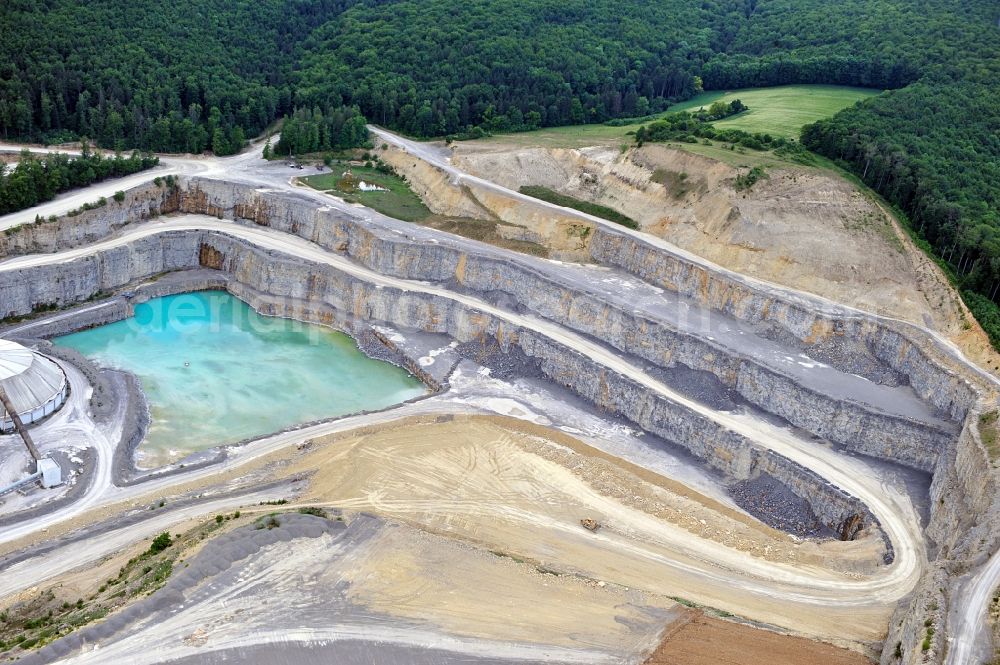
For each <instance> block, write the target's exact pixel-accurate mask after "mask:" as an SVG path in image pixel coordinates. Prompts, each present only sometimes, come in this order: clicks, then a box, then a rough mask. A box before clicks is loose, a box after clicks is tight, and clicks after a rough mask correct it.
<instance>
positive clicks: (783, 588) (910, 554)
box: [0, 216, 925, 608]
mask: <svg viewBox="0 0 1000 665" xmlns="http://www.w3.org/2000/svg"><path fill="white" fill-rule="evenodd" d="M184 230H190V231H198V230H202V231H204V230H207V231H214V232H219V233H225V234H227V235H230V236H233V237H235V238H239V239H242V240H246V241H249V242H251V243H253V244H254V245H256V246H258V247H262V248H265V249H269V250H273V251H277V252H281V253H284V254H287V255H289V256H293V257H296V258H298V259H302V260H307V261H311V262H315V263H317V264H320V265H327V266H330V267H332V268H335V269H336V270H338V271H342V272H344V273H346V274H349V275H351V276H354V277H357V278H359V279H362V280H364V281H367V282H370V283H373V284H376V285H380V286H383V287H390V288H395V289H400V290H402V291H413V292H421V293H427V294H431V295H434V296H438V297H441V298H447V299H451V300H455V301H457V302H460V303H462V304H463V305H465V306H467V307H471V308H474V309H477V310H480V311H483V312H487V313H489V314H491V315H493V316H496V317H498V318H500V319H502V320H505V321H507V322H509V323H511V324H513V325H516V326H522V327H524V328H527V329H530V330H532V331H534V332H536V333H539V334H541V335H544V336H546V337H548V338H550V339H552V340H554V341H556V342H558V343H560V344H563V345H565V346H566V347H568V348H571V349H574V350H577V351H580V352H582V353H584V354H586V355H587V356H588V357H590V358H592V359H593V360H595V361H596V362H598V363H600V364H601V365H603V366H604V367H606V368H608V369H610V370H612V371H614V372H618V373H620V374H622V375H624V376H627V377H629V378H631V379H633V380H635V381H637V382H639V383H640V384H642V385H644V386H646V387H648V388H651V389H652V390H654V391H656V392H657V393H659V394H660V395H662V396H664V397H665V398H667V399H669V400H671V401H673V402H675V403H677V404H680V405H683V406H684V407H685V408H687V409H690V410H692V411H695V412H697V413H699V414H701V415H702V416H704V417H706V418H709V419H711V420H714V421H715V422H717V423H719V424H721V425H723V426H724V427H726V428H728V429H730V430H733V431H735V432H738V433H740V434H742V435H744V436H746V437H748V438H750V439H751V440H753V441H755V442H756V443H758V444H759V445H760V446H762V447H764V448H767V449H770V450H773V451H774V452H776V453H778V454H780V455H782V456H784V457H787V458H789V459H791V460H793V461H795V462H797V463H798V464H800V465H802V466H803V467H805V468H808V469H810V470H812V471H814V472H815V473H816V474H817V475H819V476H821V477H823V478H826V479H827V480H829V481H830V482H832V483H834V484H835V485H837V486H839V487H841V488H842V489H844V490H845V491H847V492H849V493H851V494H852V495H854V496H856V497H857V498H859V499H860V500H862V501H863V502H865V504H866V505H867V506H868V507H869V508H870V509H871V511H872V513H873V514H874V515H875V516H876V518H877V519H878V520H879V521H880V523H881V525H882V528H883V529H884V530H885V532H886V534H887V536H888V538H889V539H890V541H891V542H892V545H893V548H894V552H895V559H894V561H893V563H892V564H890V565H888V566H886V567H885V568H884V569H881V570H880V572H879V573H877V574H875V575H873V576H871V577H870V578H866V579H859V580H853V579H845V577H844V576H843V575H840V574H829V573H828V572H826V571H817V570H797V569H794V568H788V567H784V566H777V565H775V564H771V563H768V562H762V561H756V560H747V558H746V557H745V556H743V555H741V554H740V553H739V552H734V551H731V550H728V549H726V548H718V547H716V548H713V551H712V552H711V553H710V558H706V561H710V562H712V563H704V564H702V565H701V566H698V567H694V568H692V569H691V570H689V572H690V573H691V574H692V575H699V576H702V577H705V578H707V579H709V580H712V581H714V582H715V583H717V584H720V585H734V586H738V587H739V588H742V589H745V590H747V591H751V592H753V593H756V594H760V595H764V596H768V595H774V594H780V595H782V596H784V597H785V598H787V599H788V600H789V601H794V602H801V603H810V604H833V605H856V606H872V605H882V606H884V607H886V608H889V607H891V606H893V605H894V604H895V602H896V601H898V600H899V599H900V598H901V597H902V596H904V595H905V594H906V593H908V592H909V590H910V589H911V588H912V587H913V585H914V584H915V582H916V580H917V579H918V577H919V575H920V572H921V570H922V566H923V564H924V561H925V554H924V550H923V541H922V538H921V534H920V524H919V518H918V516H917V514H916V512H915V510H914V508H913V506H912V505H911V503H910V500H909V498H908V497H907V496H906V495H905V494H903V493H900V492H896V491H886V488H885V487H883V486H882V484H881V483H880V482H878V481H876V480H872V476H871V475H870V474H869V473H867V472H866V470H865V468H864V464H863V463H862V462H860V461H858V460H856V459H852V458H848V457H845V456H842V455H840V454H838V453H836V452H834V451H832V450H829V449H827V448H824V447H821V446H817V445H816V444H815V443H813V442H811V441H808V440H805V439H803V438H800V437H798V436H796V435H795V434H794V433H792V432H790V431H787V430H784V429H781V428H779V427H776V426H774V425H772V424H770V423H767V422H765V421H763V420H761V419H757V418H753V417H751V416H748V415H740V414H734V413H727V412H722V411H715V410H713V409H710V408H708V407H706V406H704V405H701V404H699V403H696V402H694V401H692V400H690V399H688V398H686V397H684V396H683V395H681V394H678V393H677V392H676V391H674V390H673V389H671V388H670V387H668V386H667V385H665V384H664V383H662V382H660V381H658V380H656V379H654V378H652V377H651V376H649V375H648V374H647V373H646V372H644V371H643V370H642V369H641V368H639V367H636V366H635V365H634V364H632V363H631V362H629V361H628V360H626V359H624V358H622V357H621V356H619V355H618V354H616V353H614V352H613V351H612V350H610V349H608V348H606V347H604V346H602V345H600V344H597V343H595V342H594V341H592V340H590V339H588V338H585V337H583V336H581V335H579V334H576V333H574V332H572V331H569V330H567V329H566V328H563V327H562V326H560V325H557V324H555V323H553V322H551V321H547V320H543V319H539V318H537V317H534V316H529V315H523V314H517V313H514V312H510V311H507V310H504V309H501V308H498V307H495V306H492V305H490V304H488V303H486V302H485V301H482V300H479V299H477V298H474V297H471V296H467V295H462V294H457V293H454V292H452V291H449V290H447V289H444V288H440V287H436V286H432V285H428V284H424V283H420V282H415V281H409V280H403V279H398V278H393V277H386V276H384V275H381V274H378V273H375V272H373V271H370V270H368V269H367V268H364V267H361V266H359V265H356V264H354V263H352V262H351V261H349V260H348V259H346V258H345V257H343V256H339V255H336V254H333V253H330V252H327V251H325V250H323V249H321V248H319V247H318V246H316V245H314V244H312V243H310V242H308V241H306V240H302V239H300V238H297V237H294V236H289V235H287V234H283V233H280V232H277V231H274V230H272V229H266V228H259V227H246V226H241V225H238V224H236V223H232V222H227V221H222V220H217V219H215V218H210V217H204V216H186V217H178V218H172V219H169V220H164V221H158V222H154V223H150V224H144V225H142V226H137V227H134V228H131V229H129V230H128V231H127V232H126V233H124V234H123V235H121V236H120V237H117V238H114V239H112V240H107V241H104V242H100V243H95V244H94V245H91V246H88V247H82V248H78V249H73V250H70V251H67V252H62V253H58V254H53V255H44V256H26V257H20V258H16V259H12V260H10V261H8V262H5V263H3V264H0V270H15V269H18V268H25V267H29V266H34V265H45V264H58V263H63V262H66V261H71V260H73V259H75V258H79V257H84V256H87V255H89V254H92V253H94V252H96V251H99V250H102V249H107V248H111V247H116V246H121V245H123V244H127V243H129V242H131V241H133V240H135V239H138V238H142V237H148V236H152V235H156V234H160V233H164V232H167V231H184ZM701 554H703V555H704V554H705V553H701ZM663 564H664V565H672V564H673V562H670V561H663Z"/></svg>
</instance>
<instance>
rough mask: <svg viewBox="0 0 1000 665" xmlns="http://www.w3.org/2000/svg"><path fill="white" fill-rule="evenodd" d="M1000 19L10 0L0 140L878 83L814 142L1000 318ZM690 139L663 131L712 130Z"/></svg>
mask: <svg viewBox="0 0 1000 665" xmlns="http://www.w3.org/2000/svg"><path fill="white" fill-rule="evenodd" d="M998 18H1000V9H998V7H997V5H996V2H995V1H994V0H963V2H960V3H956V2H954V0H948V1H946V0H893V1H892V2H890V1H889V0H843V1H841V2H836V3H833V2H829V0H703V1H701V2H689V1H688V0H661V1H660V2H656V3H650V2H646V1H645V0H616V1H615V2H611V1H610V0H520V1H517V2H515V1H514V0H468V1H466V2H454V1H447V0H256V1H255V2H238V3H234V2H229V1H227V0H188V1H186V2H179V1H178V0H157V1H156V2H154V1H153V0H89V1H86V2H85V1H84V0H6V2H4V3H3V6H2V7H0V45H2V47H3V52H4V54H5V55H6V58H5V59H4V61H3V62H0V136H2V137H3V138H5V139H8V140H14V139H27V140H35V141H50V142H54V141H62V140H71V139H76V138H78V137H81V136H87V137H90V138H91V139H92V140H93V141H95V142H96V143H97V144H98V145H100V146H104V147H109V148H115V149H131V148H140V149H147V150H155V151H167V152H169V151H185V152H201V151H205V150H212V151H214V152H216V153H218V154H228V153H231V152H235V151H237V150H239V149H240V147H241V146H242V145H243V142H244V140H245V139H246V138H249V137H252V136H256V135H259V134H260V133H261V132H263V131H265V129H266V128H267V127H268V125H269V124H270V123H272V122H273V121H275V120H277V119H280V118H283V117H286V118H287V123H288V124H287V125H286V131H287V133H288V134H289V136H287V137H285V138H284V140H283V142H282V143H281V144H280V145H276V146H275V149H276V150H284V151H288V152H302V151H309V150H311V149H312V148H314V147H315V148H317V149H322V150H325V149H328V148H331V149H332V148H338V147H343V146H345V145H346V143H345V141H346V142H352V141H363V140H364V139H363V138H362V136H361V132H360V131H359V128H360V122H361V120H360V118H361V117H362V116H363V117H366V118H367V119H369V120H370V121H372V122H376V123H379V124H383V125H386V126H388V127H391V128H394V129H397V130H400V131H403V132H406V133H409V134H412V135H415V136H440V135H449V134H450V135H456V136H460V137H461V136H477V135H482V134H485V133H492V132H503V131H516V130H525V129H532V128H536V127H544V126H553V125H565V124H579V123H586V122H603V121H609V120H612V119H614V118H623V117H637V116H646V115H648V114H651V113H657V112H659V111H662V110H664V109H665V108H667V107H668V106H669V105H670V104H671V103H673V102H676V101H679V100H683V99H686V98H688V97H690V96H692V95H693V94H695V93H696V92H698V91H699V90H701V89H702V88H704V89H709V90H711V89H732V88H740V87H754V86H763V85H776V84H785V83H833V84H849V85H859V86H871V87H876V88H882V89H887V90H891V91H892V92H887V93H884V94H882V95H879V96H877V97H874V98H872V99H871V100H868V101H865V102H863V103H860V104H859V105H857V106H855V107H853V108H849V109H846V110H844V111H842V112H841V113H840V114H838V115H837V116H835V117H834V118H831V119H829V120H826V121H823V122H820V123H817V124H816V125H815V126H813V127H810V128H808V129H807V131H806V132H805V134H804V136H803V142H804V143H805V145H807V146H808V147H809V148H810V149H812V150H815V151H817V152H820V153H822V154H824V155H827V156H829V157H832V158H834V159H836V160H840V161H841V163H842V164H844V165H845V166H846V167H847V168H849V169H851V170H852V171H854V172H855V173H856V174H857V175H858V176H859V177H861V178H862V179H863V180H864V181H865V182H867V183H868V184H869V185H871V186H872V187H873V188H875V189H876V190H877V191H879V192H880V193H881V194H883V195H884V196H886V198H888V199H889V200H890V201H892V202H893V203H895V204H896V205H898V206H899V207H900V209H901V210H903V211H904V212H905V213H907V214H908V215H909V216H910V217H911V219H912V222H913V225H914V228H915V230H916V232H918V233H919V234H921V235H922V237H924V238H926V240H927V242H928V243H930V246H931V247H932V248H933V249H934V251H935V252H936V253H937V255H938V256H939V257H941V258H942V260H944V261H946V262H947V263H948V264H949V265H950V266H951V268H952V269H953V271H954V273H955V275H956V279H958V280H959V281H960V286H961V287H963V288H964V289H966V290H967V291H968V293H969V294H972V293H978V294H980V296H979V297H977V298H973V297H972V296H971V295H969V296H968V297H967V300H968V301H969V302H970V303H976V310H977V314H979V315H981V320H987V319H989V320H998V321H1000V312H993V313H992V315H990V316H987V315H986V314H984V311H985V310H986V309H988V308H989V307H990V306H991V305H990V303H991V302H992V301H994V300H995V299H996V298H998V296H1000V293H998V291H1000V239H998V233H1000V220H998V219H997V206H998V190H997V188H998V186H1000V185H998V183H1000V178H997V175H998V174H997V171H996V170H997V164H998V163H1000V138H998V122H1000V110H998V109H1000V105H998V104H996V100H997V98H998V90H997V80H998V76H1000V49H998V48H997V45H998V43H1000V28H998ZM356 113H357V114H360V115H356ZM695 120H697V119H695ZM702 124H704V123H702ZM344 127H347V128H348V130H347V131H346V132H345V131H344ZM690 129H691V131H689V129H686V128H679V127H677V126H675V127H672V128H671V127H665V126H663V125H661V126H658V128H657V130H656V131H659V132H661V133H662V132H666V133H677V132H683V133H686V134H690V135H692V136H702V137H704V136H705V135H706V132H711V131H714V130H712V129H711V128H710V127H704V126H700V127H697V126H694V125H692V126H691V128H690ZM694 130H697V131H694ZM761 138H762V137H750V138H746V137H742V138H741V140H743V141H749V142H753V141H758V142H760V141H761ZM770 147H773V146H770ZM990 332H991V334H992V335H993V336H994V341H995V343H997V344H1000V328H997V329H996V330H993V329H991V330H990Z"/></svg>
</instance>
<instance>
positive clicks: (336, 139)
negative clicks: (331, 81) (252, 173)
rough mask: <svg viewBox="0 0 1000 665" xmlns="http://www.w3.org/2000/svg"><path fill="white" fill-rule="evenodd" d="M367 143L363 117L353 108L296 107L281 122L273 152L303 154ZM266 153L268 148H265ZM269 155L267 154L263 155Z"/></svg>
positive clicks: (276, 153) (343, 148) (366, 131)
mask: <svg viewBox="0 0 1000 665" xmlns="http://www.w3.org/2000/svg"><path fill="white" fill-rule="evenodd" d="M367 142H368V128H367V127H366V124H365V118H364V116H363V115H361V113H360V112H359V111H358V109H357V108H353V107H347V106H341V107H340V108H335V109H327V110H326V112H325V113H324V112H323V111H322V110H320V108H319V107H316V108H313V109H299V110H298V111H296V112H295V113H293V114H292V115H291V117H286V118H285V119H284V121H283V122H282V124H281V136H280V137H279V138H278V142H277V144H276V145H275V146H274V152H273V154H275V155H304V154H306V153H311V152H329V151H331V150H345V149H348V148H355V147H358V146H362V145H364V144H366V143H367ZM265 149H266V150H268V152H270V149H269V148H265ZM265 156H269V155H265Z"/></svg>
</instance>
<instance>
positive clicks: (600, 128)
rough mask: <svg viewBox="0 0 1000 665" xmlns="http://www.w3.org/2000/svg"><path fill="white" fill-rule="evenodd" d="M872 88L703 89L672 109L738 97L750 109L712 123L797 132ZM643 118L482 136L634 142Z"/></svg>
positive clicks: (557, 142)
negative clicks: (618, 124)
mask: <svg viewBox="0 0 1000 665" xmlns="http://www.w3.org/2000/svg"><path fill="white" fill-rule="evenodd" d="M880 92H881V91H880V90H873V89H870V88H848V87H844V86H836V85H782V86H776V87H773V88H745V89H743V90H733V91H728V92H725V91H712V92H704V93H702V94H700V95H698V96H696V97H693V98H692V99H689V100H688V101H686V102H681V103H680V104H675V105H673V106H672V107H670V109H668V112H671V111H696V110H698V109H699V108H701V107H702V106H705V107H707V106H708V105H709V104H711V103H712V102H714V101H717V100H720V99H721V100H724V101H731V100H733V99H736V98H737V97H739V98H740V100H742V101H743V103H744V104H746V105H747V106H748V107H749V109H750V110H749V111H746V112H744V113H741V114H739V115H737V116H733V117H732V118H728V119H726V120H722V121H719V122H716V123H713V124H714V125H715V126H716V127H719V128H727V127H732V128H734V129H742V130H744V131H748V132H764V133H768V134H771V135H772V136H785V137H794V138H798V135H799V130H800V129H801V128H802V125H805V124H808V123H810V122H814V121H816V120H819V119H820V118H826V117H829V116H831V115H833V114H834V113H836V112H837V111H839V110H841V109H843V108H845V107H847V106H850V105H851V104H853V103H854V102H856V101H859V100H862V99H865V98H867V97H871V96H873V95H877V94H879V93H880ZM640 124H648V122H646V123H636V124H634V125H625V126H622V127H610V126H608V125H573V126H570V127H549V128H546V129H539V130H537V131H534V132H522V133H518V134H503V135H500V136H496V137H491V138H488V139H483V140H484V141H487V142H489V141H492V142H496V143H505V144H514V145H525V146H528V145H531V146H539V147H544V148H579V147H583V146H588V145H598V144H604V145H608V144H613V145H619V144H622V143H631V137H630V136H628V133H629V132H634V131H635V130H636V129H637V128H638V127H639V125H640Z"/></svg>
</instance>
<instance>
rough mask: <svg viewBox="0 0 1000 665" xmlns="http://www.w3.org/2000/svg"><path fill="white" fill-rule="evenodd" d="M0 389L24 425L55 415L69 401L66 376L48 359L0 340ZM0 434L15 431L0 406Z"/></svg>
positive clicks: (12, 343)
mask: <svg viewBox="0 0 1000 665" xmlns="http://www.w3.org/2000/svg"><path fill="white" fill-rule="evenodd" d="M0 388H2V389H3V391H4V392H5V393H7V397H8V398H9V400H10V403H11V405H12V406H13V408H14V409H15V410H16V411H17V415H18V416H20V418H21V422H22V423H23V424H25V425H27V424H29V423H33V422H37V421H39V420H41V419H42V418H44V417H45V416H47V415H49V414H50V413H54V412H55V411H57V410H58V409H59V407H61V406H62V405H63V402H65V401H66V396H67V394H68V393H69V382H68V381H67V380H66V373H65V372H63V370H62V368H61V367H59V365H57V364H56V362H55V361H54V360H52V359H51V358H49V357H48V356H44V355H42V354H41V353H38V352H37V351H32V350H31V349H28V348H25V347H23V346H21V345H20V344H17V343H15V342H11V341H8V340H5V339H0ZM0 431H2V432H4V433H7V432H13V431H14V423H13V421H12V419H11V417H10V414H9V413H7V410H6V409H4V408H3V407H0Z"/></svg>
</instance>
